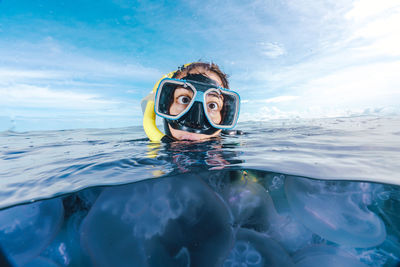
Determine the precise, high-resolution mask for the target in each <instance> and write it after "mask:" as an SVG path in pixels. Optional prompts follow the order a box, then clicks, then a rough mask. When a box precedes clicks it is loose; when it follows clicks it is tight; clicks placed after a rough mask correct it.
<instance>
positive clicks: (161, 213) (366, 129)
mask: <svg viewBox="0 0 400 267" xmlns="http://www.w3.org/2000/svg"><path fill="white" fill-rule="evenodd" d="M237 129H241V130H243V131H244V132H245V134H243V135H240V136H223V137H222V138H221V139H218V140H211V141H206V142H199V143H196V142H175V143H171V144H158V143H151V142H149V141H148V140H147V139H146V138H144V137H145V135H144V132H143V130H142V128H141V127H130V128H120V129H85V130H64V131H45V132H38V131H36V132H11V131H7V132H2V133H0V163H1V165H0V185H1V186H0V209H1V210H0V245H1V247H2V251H3V253H2V254H4V256H5V257H6V258H7V261H8V262H10V263H11V264H12V265H15V266H224V267H228V266H232V267H233V266H243V267H244V266H249V267H250V266H321V265H323V266H400V176H399V173H400V118H399V117H396V116H393V117H390V116H386V117H371V116H361V117H348V118H331V119H314V120H281V121H277V120H276V121H270V122H247V123H242V124H239V126H238V127H237ZM4 262H5V260H4V259H3V260H2V259H1V257H0V263H4Z"/></svg>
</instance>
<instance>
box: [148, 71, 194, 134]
mask: <svg viewBox="0 0 400 267" xmlns="http://www.w3.org/2000/svg"><path fill="white" fill-rule="evenodd" d="M191 64H193V63H188V64H185V65H183V67H184V68H186V67H187V66H189V65H191ZM175 72H176V71H172V72H170V73H168V74H165V75H164V76H162V77H161V79H160V80H158V82H157V83H156V84H155V85H154V87H153V90H152V91H151V92H150V94H149V95H147V96H146V97H145V98H143V100H142V109H143V112H144V114H143V129H144V131H145V133H146V135H147V137H148V138H149V139H150V141H152V142H160V141H162V139H163V138H164V137H165V134H164V133H162V132H161V131H160V130H159V129H158V128H157V125H156V113H155V111H154V96H155V94H156V91H157V88H158V85H159V84H160V82H161V80H162V79H164V78H172V76H173V75H174V74H175Z"/></svg>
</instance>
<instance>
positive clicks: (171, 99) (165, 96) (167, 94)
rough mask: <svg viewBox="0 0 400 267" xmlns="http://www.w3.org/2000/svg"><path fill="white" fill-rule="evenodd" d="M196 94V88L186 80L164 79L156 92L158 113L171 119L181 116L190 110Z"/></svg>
mask: <svg viewBox="0 0 400 267" xmlns="http://www.w3.org/2000/svg"><path fill="white" fill-rule="evenodd" d="M194 96H195V92H194V90H193V89H192V88H191V87H190V86H189V85H187V84H185V83H184V82H179V81H168V80H166V81H163V82H162V83H161V84H160V87H159V88H158V91H157V94H156V103H155V104H156V113H157V114H158V115H160V116H164V117H167V118H171V119H173V118H177V117H180V116H181V115H182V114H183V113H185V112H186V111H187V110H188V108H189V106H190V105H191V103H192V100H193V97H194Z"/></svg>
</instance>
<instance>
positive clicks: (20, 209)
mask: <svg viewBox="0 0 400 267" xmlns="http://www.w3.org/2000/svg"><path fill="white" fill-rule="evenodd" d="M63 213H64V211H63V206H62V203H61V201H60V200H59V199H51V200H43V201H38V202H34V203H31V204H26V205H21V206H15V207H12V208H8V209H6V210H1V211H0V244H1V245H2V247H3V249H4V251H5V253H6V255H8V257H9V258H10V259H11V260H12V261H13V262H15V263H16V265H23V264H25V263H28V262H29V261H30V260H32V259H33V258H35V257H36V256H38V255H39V254H40V252H41V251H42V250H43V249H44V248H45V247H46V246H47V245H48V244H49V243H50V242H51V240H52V239H53V238H54V236H55V235H56V233H57V232H58V230H59V228H60V226H61V224H62V221H63Z"/></svg>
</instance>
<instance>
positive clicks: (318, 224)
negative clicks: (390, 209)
mask: <svg viewBox="0 0 400 267" xmlns="http://www.w3.org/2000/svg"><path fill="white" fill-rule="evenodd" d="M285 191H286V197H287V199H288V202H289V205H290V208H291V210H292V212H293V215H294V216H295V217H296V218H297V219H298V220H299V221H300V222H302V223H303V224H304V225H305V226H306V227H307V228H308V229H310V230H311V231H312V232H314V233H316V234H318V235H319V236H321V237H322V238H325V239H327V240H329V241H332V242H335V243H337V244H340V245H342V246H346V247H356V248H367V247H373V246H377V245H379V244H381V243H382V242H383V241H384V240H385V238H386V229H385V225H384V224H383V222H382V220H381V219H380V218H379V217H378V216H377V215H376V214H375V213H373V212H372V211H371V210H369V209H368V205H369V204H370V203H371V199H370V198H369V197H368V195H369V193H368V192H371V191H372V188H371V184H368V183H355V182H345V181H320V180H311V179H305V178H300V177H287V178H286V183H285Z"/></svg>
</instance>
